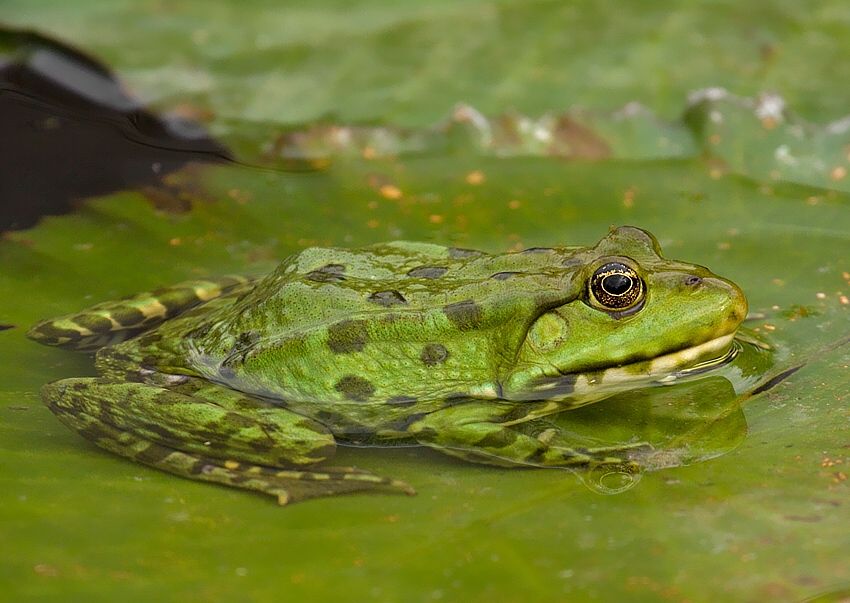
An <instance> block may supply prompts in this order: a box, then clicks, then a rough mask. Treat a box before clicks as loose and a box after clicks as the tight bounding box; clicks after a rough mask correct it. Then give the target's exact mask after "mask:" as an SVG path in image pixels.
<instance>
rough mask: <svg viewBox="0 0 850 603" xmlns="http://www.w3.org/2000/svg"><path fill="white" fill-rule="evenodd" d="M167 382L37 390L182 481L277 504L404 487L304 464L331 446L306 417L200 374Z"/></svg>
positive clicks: (94, 436) (94, 433)
mask: <svg viewBox="0 0 850 603" xmlns="http://www.w3.org/2000/svg"><path fill="white" fill-rule="evenodd" d="M161 380H162V381H164V382H167V381H168V379H161ZM176 381H179V383H175V384H174V385H171V386H169V387H162V386H161V384H152V383H135V382H110V381H106V380H103V379H93V378H82V379H63V380H61V381H56V382H54V383H49V384H48V385H45V386H44V388H43V389H42V397H43V399H44V401H45V403H46V404H47V405H48V407H49V408H50V409H51V410H52V411H53V412H54V413H55V414H56V415H57V416H58V417H59V418H60V419H61V420H62V422H64V423H65V424H66V425H68V426H69V427H71V428H72V429H74V430H75V431H77V432H79V433H80V434H81V435H83V436H84V437H86V438H87V439H89V440H91V441H92V442H94V443H95V444H97V445H98V446H100V447H102V448H105V449H107V450H109V451H111V452H114V453H116V454H119V455H121V456H125V457H129V458H131V459H133V460H136V461H138V462H141V463H144V464H146V465H150V466H152V467H156V468H157V469H162V470H165V471H168V472H171V473H174V474H177V475H180V476H183V477H188V478H190V479H197V480H203V481H211V482H217V483H220V484H226V485H229V486H234V487H237V488H245V489H249V490H256V491H259V492H263V493H265V494H269V495H272V496H275V497H277V499H278V501H279V502H280V504H286V503H287V502H294V501H298V500H305V499H308V498H316V497H321V496H332V495H335V494H343V493H348V492H355V491H360V490H371V489H388V490H396V491H403V492H406V493H412V490H411V488H410V487H409V486H408V485H407V484H405V483H403V482H400V481H397V480H391V479H387V478H382V477H379V476H376V475H373V474H371V473H368V472H364V471H360V470H356V469H352V468H348V467H326V468H322V469H312V468H309V467H310V465H313V464H315V463H317V462H319V461H323V460H325V459H327V458H328V457H330V456H332V455H333V453H334V451H335V441H334V437H333V435H332V434H331V433H330V432H329V431H328V430H327V429H326V428H325V427H324V426H322V425H321V424H319V423H317V422H316V421H313V420H312V419H309V418H306V417H303V416H301V415H298V414H296V413H294V412H292V411H289V410H286V409H285V408H281V407H279V406H272V405H271V404H269V403H266V402H264V401H261V400H258V399H255V398H251V397H248V396H246V395H245V394H242V393H240V392H236V391H233V390H230V389H227V388H224V387H221V386H218V385H215V384H211V383H208V382H205V381H202V380H198V379H186V378H177V379H176Z"/></svg>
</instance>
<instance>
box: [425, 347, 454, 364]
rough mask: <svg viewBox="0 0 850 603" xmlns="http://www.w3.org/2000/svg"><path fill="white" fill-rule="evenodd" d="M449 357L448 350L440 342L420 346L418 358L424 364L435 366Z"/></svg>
mask: <svg viewBox="0 0 850 603" xmlns="http://www.w3.org/2000/svg"><path fill="white" fill-rule="evenodd" d="M448 357H449V351H448V350H447V349H446V346H444V345H442V344H440V343H429V344H426V345H425V347H424V348H422V353H421V354H420V355H419V358H420V359H421V360H422V362H424V363H425V365H426V366H435V365H437V364H442V363H443V362H445V361H446V359H447V358H448Z"/></svg>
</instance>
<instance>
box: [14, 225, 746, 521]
mask: <svg viewBox="0 0 850 603" xmlns="http://www.w3.org/2000/svg"><path fill="white" fill-rule="evenodd" d="M746 314H747V300H746V297H745V295H744V293H743V292H742V290H741V288H740V287H738V286H737V285H736V284H735V283H733V282H732V281H730V280H727V279H724V278H722V277H719V276H717V275H715V274H714V273H712V272H711V271H710V270H709V269H708V268H705V267H703V266H700V265H697V264H691V263H686V262H683V261H677V260H670V259H665V258H664V257H663V256H662V251H661V248H660V245H659V243H658V241H657V239H656V238H655V237H654V236H653V235H652V234H651V233H649V232H647V231H645V230H643V229H641V228H638V227H634V226H620V227H616V228H612V229H611V230H610V231H609V232H608V233H607V234H606V235H605V236H604V237H603V238H601V239H600V240H599V241H598V242H597V243H596V244H594V245H587V246H581V245H566V246H553V247H532V248H528V249H523V250H515V251H510V252H507V253H487V252H484V251H478V250H473V249H466V248H461V247H451V246H442V245H438V244H436V243H430V242H415V241H392V242H387V243H377V244H372V245H369V246H364V247H360V248H350V249H346V248H337V247H308V248H305V249H303V250H301V251H300V252H298V253H295V254H293V255H291V256H289V257H288V258H286V259H284V260H283V261H282V262H280V264H279V265H278V266H277V268H276V269H274V270H273V271H272V272H270V273H269V274H266V275H261V276H256V277H250V276H241V275H230V276H223V277H216V278H209V279H201V280H192V281H185V282H182V283H178V284H176V285H173V286H169V287H164V288H161V289H157V290H154V291H148V292H143V293H139V294H136V295H132V296H129V297H126V298H123V299H120V300H117V301H108V302H103V303H99V304H97V305H94V306H92V307H90V308H88V309H85V310H82V311H79V312H75V313H72V314H68V315H65V316H61V317H58V318H52V319H48V320H43V321H41V322H39V323H38V324H36V325H35V326H33V327H32V328H31V329H30V330H29V332H28V336H29V337H30V338H31V339H33V340H35V341H37V342H40V343H42V344H46V345H50V346H58V347H60V348H64V349H68V350H75V351H81V352H88V353H94V354H95V357H94V358H95V367H96V369H97V376H94V377H72V378H65V379H61V380H58V381H54V382H52V383H48V384H47V385H45V386H44V387H43V388H42V390H41V396H42V399H43V401H44V402H45V404H46V405H47V407H48V408H49V409H50V410H51V411H52V412H53V413H54V414H55V415H56V416H57V417H58V419H59V420H60V421H61V422H63V423H64V424H65V425H67V426H68V427H70V428H71V429H72V430H74V431H76V432H78V433H79V434H80V435H81V436H83V437H84V438H86V439H88V440H90V441H91V442H93V443H94V444H96V445H97V446H100V447H101V448H104V449H106V450H108V451H110V452H112V453H115V454H118V455H121V456H124V457H128V458H130V459H132V460H134V461H136V462H139V463H142V464H145V465H148V466H151V467H154V468H157V469H161V470H164V471H167V472H170V473H172V474H176V475H179V476H182V477H185V478H189V479H193V480H200V481H205V482H213V483H218V484H223V485H227V486H232V487H237V488H242V489H246V490H251V491H255V492H259V493H262V494H266V495H269V496H272V497H274V498H275V499H276V500H277V502H278V503H279V504H287V503H291V502H296V501H300V500H306V499H311V498H319V497H327V496H335V495H341V494H347V493H353V492H363V491H384V492H402V493H407V494H412V493H414V492H415V491H414V490H413V488H412V487H411V486H410V485H409V484H407V483H406V482H405V481H403V480H400V479H396V478H393V477H386V476H382V475H377V474H375V473H373V472H370V471H367V470H365V469H362V468H356V467H350V466H335V465H333V463H332V457H333V456H334V454H335V452H336V450H337V447H338V446H346V445H351V446H393V445H412V446H424V447H427V448H431V449H433V450H436V451H439V452H441V453H445V454H447V455H450V456H453V457H455V458H459V459H462V460H464V461H471V462H477V463H483V464H488V465H495V466H501V467H515V468H516V467H545V468H566V469H570V470H575V471H581V470H584V469H588V468H595V467H603V468H605V467H611V468H614V469H616V470H618V471H632V472H633V471H640V458H641V456H640V455H641V451H644V453H645V451H646V450H647V447H649V448H651V446H649V444H647V443H646V442H640V441H633V442H631V441H630V442H624V443H620V444H617V445H614V446H611V445H609V446H599V447H590V446H588V445H587V442H583V443H582V445H579V443H577V442H574V441H571V438H570V434H569V433H568V432H565V431H564V430H562V429H558V428H557V427H556V424H555V423H553V422H552V421H551V420H550V419H551V417H552V416H553V415H555V414H557V413H561V412H564V411H568V410H571V409H575V408H578V407H581V406H583V405H586V404H589V403H593V402H598V401H600V400H604V399H605V398H608V397H610V396H613V395H615V394H616V393H618V392H623V391H625V390H629V389H633V388H637V387H644V386H646V385H647V384H650V383H663V382H665V381H668V380H670V379H676V378H686V377H687V375H689V374H690V373H694V372H700V371H705V370H711V368H712V367H714V366H718V365H721V364H723V363H725V362H728V361H729V358H730V357H731V356H732V355H734V345H733V343H734V342H733V340H734V337H735V334H736V331H737V329H738V327H739V325H740V324H741V322H742V321H743V320H744V318H745V316H746Z"/></svg>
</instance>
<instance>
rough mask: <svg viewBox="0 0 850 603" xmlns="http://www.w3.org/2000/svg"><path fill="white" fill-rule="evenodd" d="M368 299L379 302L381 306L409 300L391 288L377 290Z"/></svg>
mask: <svg viewBox="0 0 850 603" xmlns="http://www.w3.org/2000/svg"><path fill="white" fill-rule="evenodd" d="M368 299H369V301H370V302H372V303H373V304H378V305H379V306H385V307H386V306H395V305H399V304H406V303H407V300H406V299H404V296H403V295H402V294H401V293H399V292H398V291H395V290H393V289H390V290H388V291H375V292H374V293H373V294H372V295H370V296H369V298H368Z"/></svg>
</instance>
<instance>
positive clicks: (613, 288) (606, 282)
mask: <svg viewBox="0 0 850 603" xmlns="http://www.w3.org/2000/svg"><path fill="white" fill-rule="evenodd" d="M602 288H603V289H605V291H606V292H607V293H610V294H611V295H622V294H623V293H625V292H626V291H628V290H629V289H631V288H632V279H631V278H629V277H628V276H626V275H625V274H609V275H608V276H606V277H605V278H604V279H602Z"/></svg>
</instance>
